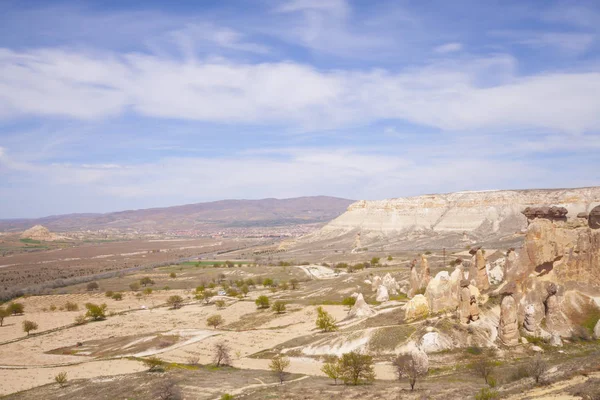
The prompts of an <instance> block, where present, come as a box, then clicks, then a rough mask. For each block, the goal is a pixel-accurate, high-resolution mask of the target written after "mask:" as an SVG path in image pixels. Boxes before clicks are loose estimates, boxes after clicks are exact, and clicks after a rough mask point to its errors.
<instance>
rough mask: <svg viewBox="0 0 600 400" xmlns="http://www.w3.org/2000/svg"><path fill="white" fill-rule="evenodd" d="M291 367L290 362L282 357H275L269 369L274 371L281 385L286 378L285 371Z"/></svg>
mask: <svg viewBox="0 0 600 400" xmlns="http://www.w3.org/2000/svg"><path fill="white" fill-rule="evenodd" d="M289 366H290V360H289V359H288V358H287V357H285V356H281V355H277V356H275V357H274V358H273V359H272V360H271V363H270V364H269V369H270V370H271V371H273V372H274V373H275V374H276V375H277V377H278V378H279V383H281V384H283V380H284V378H285V370H286V369H287V368H288V367H289Z"/></svg>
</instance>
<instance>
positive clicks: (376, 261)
mask: <svg viewBox="0 0 600 400" xmlns="http://www.w3.org/2000/svg"><path fill="white" fill-rule="evenodd" d="M380 260H381V258H379V257H373V258H371V265H377V264H379V261H380Z"/></svg>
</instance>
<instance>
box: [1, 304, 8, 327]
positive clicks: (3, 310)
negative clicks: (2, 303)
mask: <svg viewBox="0 0 600 400" xmlns="http://www.w3.org/2000/svg"><path fill="white" fill-rule="evenodd" d="M9 315H10V312H9V311H8V310H7V309H6V308H3V307H0V326H2V325H3V324H4V318H6V317H8V316H9Z"/></svg>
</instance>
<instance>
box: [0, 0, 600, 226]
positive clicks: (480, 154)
mask: <svg viewBox="0 0 600 400" xmlns="http://www.w3.org/2000/svg"><path fill="white" fill-rule="evenodd" d="M599 34H600V2H598V1H584V0H582V1H571V2H569V1H541V0H540V1H535V0H534V1H528V2H524V1H521V0H515V1H510V0H502V1H500V0H497V1H493V0H472V1H467V0H456V1H446V0H433V1H427V2H422V1H387V2H386V1H368V0H357V1H349V0H348V1H344V0H330V1H327V0H277V1H275V0H273V1H271V0H254V1H250V0H239V1H234V0H231V1H219V0H214V1H213V0H204V1H184V0H181V1H172V2H171V1H170V2H164V1H153V0H147V1H143V2H126V1H72V2H69V1H33V0H0V218H23V217H27V218H30V217H41V216H47V215H56V214H66V213H81V212H109V211H118V210H125V209H140V208H148V207H159V206H169V205H177V204H188V203H196V202H203V201H213V200H219V199H231V198H236V199H259V198H267V197H276V198H288V197H296V196H312V195H329V196H338V197H345V198H350V199H384V198H393V197H403V196H413V195H419V194H428V193H440V192H452V191H461V190H491V189H525V188H555V187H579V186H594V185H598V184H600V36H599Z"/></svg>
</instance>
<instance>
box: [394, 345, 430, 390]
mask: <svg viewBox="0 0 600 400" xmlns="http://www.w3.org/2000/svg"><path fill="white" fill-rule="evenodd" d="M394 366H395V367H396V373H397V375H398V379H399V380H402V379H403V378H406V379H408V384H409V385H410V390H411V391H412V390H415V385H416V383H417V380H418V379H419V378H420V377H422V376H425V375H426V374H427V369H425V368H424V367H423V366H422V365H419V361H418V360H417V359H416V358H415V355H414V354H412V353H407V354H400V355H398V357H396V360H394Z"/></svg>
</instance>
